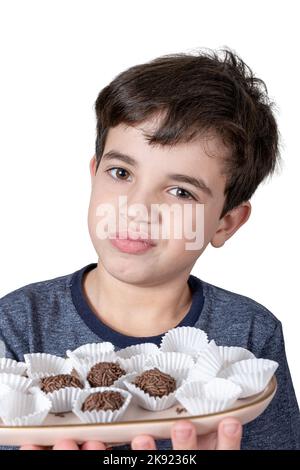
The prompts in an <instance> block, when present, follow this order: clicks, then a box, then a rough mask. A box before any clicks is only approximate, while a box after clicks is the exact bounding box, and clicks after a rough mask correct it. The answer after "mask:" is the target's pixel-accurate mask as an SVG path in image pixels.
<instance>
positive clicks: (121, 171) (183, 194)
mask: <svg viewBox="0 0 300 470" xmlns="http://www.w3.org/2000/svg"><path fill="white" fill-rule="evenodd" d="M112 171H115V172H116V173H115V176H113V174H112V173H111V172H112ZM106 173H108V174H109V175H110V176H111V177H112V178H113V179H115V180H121V181H122V180H123V181H127V178H126V177H128V175H129V172H128V171H127V170H125V168H122V167H118V166H117V167H113V168H109V169H108V170H106ZM174 190H175V191H176V192H177V191H178V192H179V193H180V194H175V196H176V197H178V198H179V199H188V200H190V199H194V200H196V198H195V197H194V196H193V195H192V194H191V193H190V192H189V191H187V190H186V189H183V188H180V187H177V188H173V189H170V191H174Z"/></svg>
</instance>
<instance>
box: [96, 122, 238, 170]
mask: <svg viewBox="0 0 300 470" xmlns="http://www.w3.org/2000/svg"><path fill="white" fill-rule="evenodd" d="M155 129H156V126H155V124H153V121H150V122H149V121H148V122H145V123H143V124H136V125H127V124H123V123H122V124H119V125H118V126H115V127H112V128H110V129H109V131H108V133H107V137H106V142H105V148H104V152H103V154H105V153H106V152H108V151H109V150H118V151H119V152H124V153H125V152H129V151H131V153H133V154H134V155H135V158H136V160H137V162H138V163H139V162H140V163H142V162H143V160H144V156H146V155H152V157H153V159H155V157H156V156H158V157H159V158H161V157H163V156H166V157H172V159H173V163H174V160H178V161H180V162H181V163H182V164H184V163H186V164H187V165H188V164H189V163H195V159H196V160H198V162H199V158H201V157H202V158H203V159H210V160H214V161H215V163H217V164H218V165H221V164H222V162H223V163H224V160H225V159H227V158H228V157H229V155H230V151H229V149H228V147H226V146H225V144H224V143H223V142H222V139H221V137H220V136H218V135H217V133H216V132H213V131H210V132H206V133H202V134H200V133H199V136H197V137H195V138H193V139H192V140H191V141H189V142H178V143H176V144H172V145H160V144H149V142H148V140H147V136H149V135H151V134H152V133H153V132H154V131H155ZM140 150H142V153H141V152H140Z"/></svg>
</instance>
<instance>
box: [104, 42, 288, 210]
mask: <svg viewBox="0 0 300 470" xmlns="http://www.w3.org/2000/svg"><path fill="white" fill-rule="evenodd" d="M273 106H274V103H271V102H270V99H269V97H268V92H267V88H266V85H265V83H264V82H263V81H262V80H261V79H259V78H257V77H255V76H254V74H253V72H252V70H251V69H250V68H249V67H248V66H247V65H246V64H245V62H243V60H242V59H241V58H240V57H239V56H238V55H237V54H236V53H234V52H233V51H232V50H230V49H228V48H225V49H221V50H220V51H212V50H205V51H203V50H200V51H197V52H196V53H193V54H187V53H178V54H169V55H165V56H162V57H158V58H156V59H154V60H151V61H150V62H147V63H144V64H139V65H135V66H133V67H130V68H129V69H127V70H125V71H124V72H122V73H120V74H119V75H117V76H116V77H115V78H114V80H113V81H112V82H111V83H110V84H109V85H108V86H106V87H105V88H103V89H102V91H101V92H100V93H99V95H98V97H97V100H96V103H95V110H96V116H97V139H96V159H97V165H96V169H97V168H98V166H99V163H100V160H101V157H102V153H103V149H104V146H105V139H106V135H107V132H108V130H109V128H110V127H114V126H117V125H118V124H120V123H124V124H128V125H135V124H138V123H141V122H143V121H145V120H147V119H150V118H151V117H152V116H154V115H156V114H161V113H162V115H163V116H164V117H163V119H161V122H160V125H159V127H158V128H157V129H156V130H155V132H154V133H153V134H152V135H148V136H147V140H148V143H149V144H154V145H156V144H161V145H174V144H176V143H179V142H189V141H191V140H192V139H193V138H195V137H197V136H198V135H200V134H202V135H203V132H204V133H209V132H211V131H213V132H215V133H217V135H219V136H220V137H221V138H222V141H223V143H224V144H225V145H226V146H227V147H228V148H229V149H230V157H229V158H224V166H223V173H225V174H226V187H225V204H224V207H223V210H222V213H221V215H220V218H222V217H223V216H224V215H225V214H226V213H227V212H228V211H230V210H231V209H233V208H234V207H236V206H238V205H239V204H241V203H242V202H243V201H247V200H248V199H250V198H251V196H252V195H253V193H254V191H255V190H256V188H257V186H258V185H259V184H260V183H261V182H262V181H263V180H264V179H265V178H266V177H267V176H268V175H271V174H272V173H273V172H274V170H275V168H276V165H277V163H278V162H279V161H280V155H279V143H278V142H279V131H278V128H277V124H276V120H275V117H274V113H273Z"/></svg>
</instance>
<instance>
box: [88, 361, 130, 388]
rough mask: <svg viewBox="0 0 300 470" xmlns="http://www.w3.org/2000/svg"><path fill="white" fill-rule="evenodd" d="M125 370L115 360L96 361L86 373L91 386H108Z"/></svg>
mask: <svg viewBox="0 0 300 470" xmlns="http://www.w3.org/2000/svg"><path fill="white" fill-rule="evenodd" d="M125 374H126V372H125V370H124V369H122V368H121V367H120V366H119V364H116V363H115V362H98V363H97V364H95V365H94V366H93V367H92V368H91V370H90V371H89V373H88V375H87V380H88V382H89V384H90V386H91V387H110V386H111V385H113V383H114V382H115V381H116V380H117V379H119V378H120V377H122V375H125Z"/></svg>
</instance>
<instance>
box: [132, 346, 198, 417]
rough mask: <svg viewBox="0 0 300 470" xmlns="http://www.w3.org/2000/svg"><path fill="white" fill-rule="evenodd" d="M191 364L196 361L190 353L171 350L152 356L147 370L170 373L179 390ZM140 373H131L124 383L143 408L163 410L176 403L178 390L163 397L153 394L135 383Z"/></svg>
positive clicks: (146, 367)
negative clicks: (155, 369)
mask: <svg viewBox="0 0 300 470" xmlns="http://www.w3.org/2000/svg"><path fill="white" fill-rule="evenodd" d="M191 364H194V362H193V360H192V358H191V357H189V356H188V355H186V354H182V353H173V352H169V353H164V354H157V355H155V356H152V357H151V360H149V361H148V362H147V363H146V366H145V371H147V370H151V369H154V368H157V369H158V370H160V371H161V372H163V373H165V374H169V375H170V376H171V377H173V378H174V379H175V380H176V390H177V389H178V388H179V387H180V386H181V385H182V383H183V380H184V379H185V378H186V376H187V374H188V370H189V369H188V368H187V367H188V366H189V365H191ZM138 375H139V374H138V373H133V374H131V376H130V377H129V378H127V379H126V380H124V384H125V386H126V387H127V389H128V390H129V391H130V393H132V395H133V396H134V398H135V400H136V402H137V403H138V404H139V405H140V406H141V407H142V408H144V409H146V410H151V411H161V410H165V409H167V408H170V407H171V406H173V405H174V403H176V396H175V393H176V390H175V391H174V392H172V393H169V394H168V395H165V396H163V397H154V396H151V395H150V394H149V393H147V392H144V391H143V390H142V389H140V388H139V387H137V386H136V385H135V384H134V383H133V382H134V380H135V379H136V377H137V376H138Z"/></svg>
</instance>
